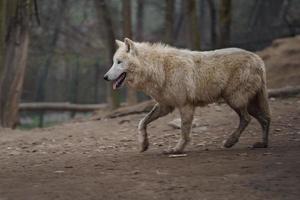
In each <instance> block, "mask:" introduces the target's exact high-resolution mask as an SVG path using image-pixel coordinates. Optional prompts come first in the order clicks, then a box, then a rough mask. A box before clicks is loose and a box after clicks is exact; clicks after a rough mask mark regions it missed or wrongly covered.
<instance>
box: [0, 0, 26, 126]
mask: <svg viewBox="0 0 300 200" xmlns="http://www.w3.org/2000/svg"><path fill="white" fill-rule="evenodd" d="M2 3H3V2H2ZM7 3H8V4H7V9H8V10H7V15H6V19H5V21H6V22H7V27H8V29H7V31H5V32H6V34H7V37H6V41H5V42H4V43H5V47H3V48H5V55H4V65H3V71H2V73H1V77H0V97H1V100H0V112H1V113H0V121H1V125H2V126H3V127H9V128H14V127H15V126H16V124H17V122H18V109H19V102H20V98H21V94H22V87H23V81H24V75H25V70H26V62H27V55H28V45H29V25H30V4H29V3H30V1H29V0H26V1H22V0H11V1H9V2H7ZM4 27H5V26H4ZM3 30H5V28H4V29H3ZM2 56H3V55H2ZM1 67H2V66H1Z"/></svg>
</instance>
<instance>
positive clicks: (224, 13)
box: [218, 0, 231, 48]
mask: <svg viewBox="0 0 300 200" xmlns="http://www.w3.org/2000/svg"><path fill="white" fill-rule="evenodd" d="M230 26H231V0H221V5H220V14H219V42H218V47H219V48H224V47H226V46H228V45H229V42H230Z"/></svg>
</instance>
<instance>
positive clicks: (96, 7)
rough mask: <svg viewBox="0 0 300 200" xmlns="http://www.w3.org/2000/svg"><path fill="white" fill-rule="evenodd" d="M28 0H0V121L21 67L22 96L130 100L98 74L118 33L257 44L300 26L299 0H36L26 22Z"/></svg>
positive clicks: (196, 42)
mask: <svg viewBox="0 0 300 200" xmlns="http://www.w3.org/2000/svg"><path fill="white" fill-rule="evenodd" d="M33 1H34V0H23V1H21V0H1V1H0V16H1V17H0V33H1V38H0V52H1V53H0V63H1V65H0V77H2V79H1V83H0V84H1V87H0V90H1V95H0V99H1V105H0V113H1V119H2V120H1V121H3V119H4V117H3V116H4V107H6V108H10V109H12V108H17V106H16V105H17V102H18V99H19V96H20V92H21V91H22V89H21V88H22V84H21V83H22V82H23V81H22V80H23V78H24V73H23V72H24V70H25V69H26V76H25V80H24V90H23V91H22V101H23V102H36V101H44V102H66V101H69V102H72V103H79V104H93V103H106V102H107V103H108V105H110V108H116V107H118V106H119V105H120V102H127V103H129V102H130V101H131V100H130V98H129V97H130V96H131V95H127V96H126V90H124V89H122V90H120V91H113V90H112V86H111V84H110V83H106V82H104V81H103V79H102V77H103V75H104V73H105V72H106V71H107V70H108V69H109V68H110V67H111V64H112V62H111V61H112V57H113V54H114V52H115V50H116V47H115V39H116V38H117V39H120V40H123V38H124V36H127V37H130V38H133V39H134V40H138V41H150V42H160V41H163V42H166V43H168V44H172V45H174V46H177V47H180V48H191V49H197V50H210V49H215V48H218V47H228V46H236V47H241V48H245V49H248V50H253V51H254V50H258V49H261V48H263V47H265V46H267V45H268V44H270V42H271V41H272V40H273V39H274V38H277V37H283V36H289V35H295V34H299V33H300V26H299V24H300V23H299V22H300V16H299V14H298V11H299V9H300V2H299V1H297V0H259V1H238V0H164V1H162V0H124V1H120V0H110V1H109V0H93V1H82V0H72V1H69V0H51V1H49V0H39V1H38V3H39V13H40V19H41V20H40V21H41V25H40V26H37V24H36V23H30V22H31V19H32V18H33V17H31V15H32V13H33V12H34V9H33V7H34V4H33V3H32V2H33ZM16 2H18V3H16ZM26 2H29V3H28V4H27V3H26ZM20 3H22V4H23V5H24V6H22V8H21V7H20V6H17V7H15V9H17V8H18V12H14V11H13V9H12V7H13V6H12V5H17V4H20ZM8 7H9V9H10V11H8ZM25 8H26V9H25ZM24 9H25V12H24ZM27 11H28V14H27ZM16 13H18V14H17V15H16ZM20 16H25V17H20ZM27 16H29V17H27ZM9 19H10V20H9ZM9 24H10V25H9ZM21 24H22V25H21ZM13 25H14V26H13ZM29 25H30V30H29V31H28V29H29ZM13 27H15V28H13ZM8 33H9V34H8ZM26 38H28V39H26ZM29 40H30V43H29ZM12 41H14V42H12ZM28 45H29V47H28ZM26 46H27V47H26ZM9 49H10V50H9ZM8 50H9V52H10V53H8ZM26 51H28V62H27V63H28V64H27V66H28V67H27V68H26V64H24V63H26V56H24V55H25V53H26ZM11 52H13V53H11ZM24 52H25V53H24ZM8 55H9V58H8V59H4V58H5V57H6V56H7V57H8ZM21 55H23V57H22V56H21ZM17 58H18V59H17ZM21 58H22V59H23V61H24V62H23V61H22V62H21V61H20V59H21ZM4 60H6V63H4ZM17 63H19V64H17ZM19 89H20V90H19ZM129 93H130V91H129V92H128V94H129ZM134 97H135V95H134ZM8 99H11V100H9V101H8ZM141 99H142V98H141V95H139V100H141ZM132 102H136V100H133V101H132ZM129 104H131V103H129ZM10 109H8V110H10ZM6 113H7V114H5V115H6V116H7V117H5V120H8V121H9V119H13V118H15V119H14V120H13V121H16V114H14V113H16V109H14V112H6ZM41 120H42V118H41ZM41 123H42V122H41Z"/></svg>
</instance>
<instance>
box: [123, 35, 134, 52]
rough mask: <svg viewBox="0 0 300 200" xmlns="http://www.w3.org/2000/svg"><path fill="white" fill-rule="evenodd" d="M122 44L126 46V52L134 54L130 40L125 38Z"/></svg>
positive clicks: (132, 43)
mask: <svg viewBox="0 0 300 200" xmlns="http://www.w3.org/2000/svg"><path fill="white" fill-rule="evenodd" d="M124 43H125V45H126V52H128V53H132V54H136V48H135V45H134V42H133V41H132V40H130V39H128V38H125V39H124Z"/></svg>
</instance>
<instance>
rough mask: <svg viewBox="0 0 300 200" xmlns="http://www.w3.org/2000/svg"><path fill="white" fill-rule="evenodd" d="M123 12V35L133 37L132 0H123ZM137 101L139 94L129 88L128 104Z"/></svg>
mask: <svg viewBox="0 0 300 200" xmlns="http://www.w3.org/2000/svg"><path fill="white" fill-rule="evenodd" d="M122 14H123V36H124V37H127V38H131V39H132V36H133V35H132V25H131V22H132V20H131V0H123V1H122ZM136 103H137V94H136V92H135V91H134V90H133V89H131V88H127V104H128V105H134V104H136Z"/></svg>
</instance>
